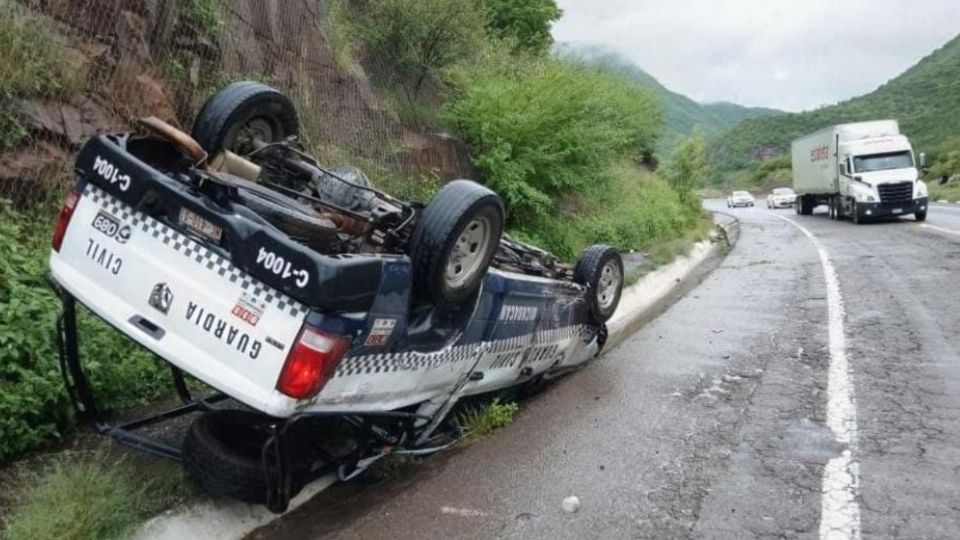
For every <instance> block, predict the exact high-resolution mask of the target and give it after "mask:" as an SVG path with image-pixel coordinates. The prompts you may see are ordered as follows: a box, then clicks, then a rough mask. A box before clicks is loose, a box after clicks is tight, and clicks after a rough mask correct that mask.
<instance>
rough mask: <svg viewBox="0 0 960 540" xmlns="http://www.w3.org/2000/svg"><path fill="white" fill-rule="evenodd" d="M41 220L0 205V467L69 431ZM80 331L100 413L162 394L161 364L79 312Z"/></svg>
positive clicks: (45, 236) (44, 216) (44, 225)
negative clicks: (100, 399) (1, 461)
mask: <svg viewBox="0 0 960 540" xmlns="http://www.w3.org/2000/svg"><path fill="white" fill-rule="evenodd" d="M38 216H42V217H38ZM47 216H49V213H48V212H37V215H36V216H34V215H29V214H28V215H25V214H23V213H20V212H16V211H14V210H13V209H11V208H10V205H9V203H7V202H3V201H0V251H2V252H3V254H4V256H3V257H0V459H4V458H9V457H11V456H14V455H17V454H19V453H22V452H24V451H27V450H30V449H33V448H36V447H38V446H40V445H42V444H44V443H46V442H48V441H50V440H52V439H56V438H58V437H60V436H61V435H63V434H64V433H65V431H66V430H69V429H70V426H71V423H70V421H69V411H68V404H67V400H66V395H65V394H64V390H63V380H62V379H61V378H60V371H59V367H58V363H57V362H58V356H57V349H56V345H55V344H56V342H55V340H54V328H55V321H56V318H57V316H58V312H59V302H58V300H57V297H56V296H55V294H54V293H53V291H52V290H51V288H50V286H49V285H48V284H47V283H46V280H45V278H44V274H45V273H46V259H47V256H48V253H49V244H48V243H47V242H48V239H49V238H50V235H49V234H48V233H49V224H48V223H47V222H46V219H48V218H47ZM28 231H29V232H28ZM79 324H80V331H81V335H82V336H83V340H82V342H81V346H82V354H83V355H84V358H85V359H86V360H87V362H86V364H85V365H86V367H87V370H88V374H89V375H90V377H91V384H93V386H94V388H95V390H96V392H97V394H98V396H100V397H101V398H102V399H103V402H102V403H101V406H103V407H106V408H111V407H128V406H131V405H134V404H142V403H146V402H148V401H150V400H152V399H156V398H157V397H158V396H160V395H162V394H163V392H164V391H165V389H166V380H167V374H168V372H167V371H166V370H164V369H163V365H162V364H161V363H160V362H157V361H155V360H154V359H153V358H152V357H151V356H150V355H149V354H147V353H145V352H144V351H143V350H142V349H140V348H139V347H137V346H136V345H134V344H133V343H132V342H130V341H129V340H127V339H126V338H125V337H124V336H123V335H122V334H120V333H118V332H116V331H114V330H113V329H111V328H109V327H107V326H106V325H105V324H104V323H102V322H101V321H100V320H99V319H96V318H94V317H92V316H90V315H89V314H88V313H86V312H81V313H80V317H79Z"/></svg>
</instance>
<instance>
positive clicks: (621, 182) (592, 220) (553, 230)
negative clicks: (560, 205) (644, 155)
mask: <svg viewBox="0 0 960 540" xmlns="http://www.w3.org/2000/svg"><path fill="white" fill-rule="evenodd" d="M606 176H607V179H606V181H605V182H604V183H602V184H598V185H597V186H596V188H595V189H591V190H588V191H587V192H586V193H585V195H584V198H583V201H582V202H581V204H582V208H580V209H579V210H577V211H566V210H560V211H557V212H555V213H554V214H552V215H550V216H548V217H544V218H540V219H538V220H537V221H536V222H534V223H532V224H531V225H530V226H528V227H525V228H523V229H519V230H515V231H514V232H515V233H516V234H517V236H519V237H520V238H523V239H525V240H527V241H530V242H532V243H534V244H537V245H540V246H543V247H544V248H546V249H549V250H551V251H553V252H554V253H556V254H557V255H559V256H560V257H563V258H565V259H567V260H573V259H575V258H576V257H577V256H578V255H579V254H580V251H582V250H583V248H584V247H586V246H588V245H590V244H596V243H606V244H611V245H613V246H615V247H617V248H618V249H620V250H623V251H626V250H632V249H639V250H644V249H647V248H650V247H651V246H653V245H654V244H656V243H658V242H660V241H663V240H667V239H670V238H673V237H676V236H681V235H682V234H683V232H684V231H687V230H690V229H691V228H694V227H697V226H698V222H699V221H700V219H701V215H702V211H701V210H700V208H699V204H698V205H697V206H692V205H689V204H685V203H683V202H682V201H681V200H680V197H679V195H678V194H677V192H676V191H674V190H673V189H671V188H670V186H669V185H668V184H667V183H666V181H664V180H663V179H661V178H659V177H658V176H656V175H654V174H652V173H648V172H643V171H641V170H640V169H638V168H637V167H635V166H634V165H632V164H631V163H628V162H621V163H618V164H615V165H613V166H611V167H610V168H609V169H608V170H607V172H606Z"/></svg>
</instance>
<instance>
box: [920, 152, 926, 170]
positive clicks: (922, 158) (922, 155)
mask: <svg viewBox="0 0 960 540" xmlns="http://www.w3.org/2000/svg"><path fill="white" fill-rule="evenodd" d="M920 168H921V169H926V168H927V154H925V153H923V152H920Z"/></svg>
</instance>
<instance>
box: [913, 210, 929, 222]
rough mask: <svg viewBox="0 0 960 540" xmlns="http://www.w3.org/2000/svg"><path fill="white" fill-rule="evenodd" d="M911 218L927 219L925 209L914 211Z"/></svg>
mask: <svg viewBox="0 0 960 540" xmlns="http://www.w3.org/2000/svg"><path fill="white" fill-rule="evenodd" d="M913 219H915V220H917V221H926V220H927V211H926V210H921V211H919V212H914V213H913Z"/></svg>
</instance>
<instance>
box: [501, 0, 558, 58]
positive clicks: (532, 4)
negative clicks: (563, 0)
mask: <svg viewBox="0 0 960 540" xmlns="http://www.w3.org/2000/svg"><path fill="white" fill-rule="evenodd" d="M483 4H484V7H485V8H486V11H487V20H488V30H489V32H490V34H491V35H492V36H493V37H495V38H498V39H502V40H512V41H513V42H515V43H516V44H517V46H518V49H520V50H526V51H530V52H534V53H545V52H547V50H548V49H549V48H550V45H552V44H553V36H552V35H550V26H551V25H552V24H553V23H554V22H555V21H557V20H559V19H560V16H561V15H563V11H562V10H561V9H560V8H558V7H557V4H556V3H555V2H554V0H483Z"/></svg>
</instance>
